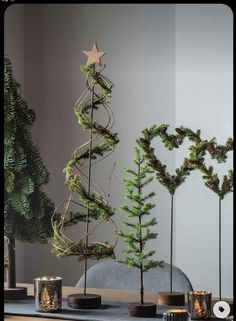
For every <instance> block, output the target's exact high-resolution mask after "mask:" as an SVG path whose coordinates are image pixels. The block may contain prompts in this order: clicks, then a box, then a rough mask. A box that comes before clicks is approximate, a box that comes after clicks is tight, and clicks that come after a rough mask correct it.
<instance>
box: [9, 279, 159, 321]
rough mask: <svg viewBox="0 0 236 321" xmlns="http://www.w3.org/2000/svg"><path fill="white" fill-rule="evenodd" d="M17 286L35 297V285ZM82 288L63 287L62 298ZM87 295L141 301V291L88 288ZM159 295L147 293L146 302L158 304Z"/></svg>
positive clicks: (35, 320)
mask: <svg viewBox="0 0 236 321" xmlns="http://www.w3.org/2000/svg"><path fill="white" fill-rule="evenodd" d="M17 286H24V287H27V294H28V295H33V294H34V288H33V284H22V283H19V284H17ZM81 292H83V289H82V288H78V287H69V286H63V290H62V297H63V298H66V297H67V296H68V295H69V294H73V293H81ZM87 293H94V294H99V295H101V296H102V300H103V301H113V302H137V301H139V291H126V290H125V291H124V290H113V289H97V288H96V289H93V288H88V289H87ZM156 300H157V293H156V292H155V293H150V292H149V293H145V301H146V302H156ZM50 320H51V321H52V320H54V321H62V319H55V318H53V319H50V318H48V317H47V318H44V317H40V318H39V317H34V316H29V317H28V316H27V317H26V316H18V315H9V314H8V315H5V316H4V321H50Z"/></svg>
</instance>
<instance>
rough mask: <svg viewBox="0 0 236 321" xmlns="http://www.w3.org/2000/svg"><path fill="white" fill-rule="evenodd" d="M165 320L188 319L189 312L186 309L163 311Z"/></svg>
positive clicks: (182, 320)
mask: <svg viewBox="0 0 236 321" xmlns="http://www.w3.org/2000/svg"><path fill="white" fill-rule="evenodd" d="M163 320H166V321H188V320H189V313H188V311H187V310H185V309H170V310H167V311H166V312H164V313H163Z"/></svg>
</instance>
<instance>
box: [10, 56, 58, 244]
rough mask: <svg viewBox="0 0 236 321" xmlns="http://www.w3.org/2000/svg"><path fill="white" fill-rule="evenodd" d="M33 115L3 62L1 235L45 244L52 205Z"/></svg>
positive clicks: (49, 227)
mask: <svg viewBox="0 0 236 321" xmlns="http://www.w3.org/2000/svg"><path fill="white" fill-rule="evenodd" d="M34 121H35V113H34V111H33V110H32V109H29V108H28V106H27V103H26V102H25V101H24V99H23V97H22V93H21V89H20V85H19V83H17V81H16V80H15V79H14V77H13V73H12V65H11V62H10V60H9V59H8V58H7V57H5V58H4V179H5V184H4V234H5V235H6V236H7V237H9V238H12V237H14V238H17V239H19V240H21V241H27V242H32V243H33V242H39V243H44V242H47V239H48V237H49V236H51V234H52V228H51V216H52V214H53V211H54V204H53V202H52V201H51V200H50V199H49V198H48V197H47V196H46V194H45V193H44V191H43V185H45V184H47V183H48V181H49V173H48V171H47V169H46V167H45V165H44V164H43V162H42V160H41V157H40V153H39V148H38V146H37V145H35V144H34V143H33V141H32V138H31V133H30V129H31V127H32V125H33V123H34Z"/></svg>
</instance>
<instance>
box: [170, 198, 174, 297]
mask: <svg viewBox="0 0 236 321" xmlns="http://www.w3.org/2000/svg"><path fill="white" fill-rule="evenodd" d="M173 205H174V195H171V224H170V225H171V227H170V292H171V293H172V267H173V263H172V262H173V219H174V206H173Z"/></svg>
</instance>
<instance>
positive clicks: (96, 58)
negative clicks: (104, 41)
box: [83, 42, 106, 66]
mask: <svg viewBox="0 0 236 321" xmlns="http://www.w3.org/2000/svg"><path fill="white" fill-rule="evenodd" d="M83 53H84V54H85V55H86V56H87V57H88V61H87V63H86V66H88V65H92V64H98V65H99V66H101V65H102V62H101V58H102V57H103V56H104V55H105V54H106V53H105V52H103V51H99V50H98V47H97V44H96V42H94V44H93V48H92V50H91V51H85V50H84V51H83Z"/></svg>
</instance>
